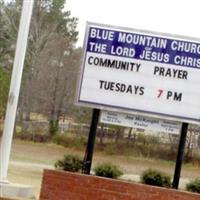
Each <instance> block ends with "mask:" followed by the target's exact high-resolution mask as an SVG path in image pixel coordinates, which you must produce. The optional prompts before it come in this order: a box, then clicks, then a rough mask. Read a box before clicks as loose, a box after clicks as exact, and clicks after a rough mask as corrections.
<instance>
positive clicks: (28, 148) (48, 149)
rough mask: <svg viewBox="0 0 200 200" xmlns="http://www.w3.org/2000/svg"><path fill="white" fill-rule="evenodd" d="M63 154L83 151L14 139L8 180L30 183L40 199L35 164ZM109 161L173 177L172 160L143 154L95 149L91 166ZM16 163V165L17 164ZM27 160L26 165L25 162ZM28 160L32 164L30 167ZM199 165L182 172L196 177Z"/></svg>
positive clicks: (187, 166)
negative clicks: (137, 155)
mask: <svg viewBox="0 0 200 200" xmlns="http://www.w3.org/2000/svg"><path fill="white" fill-rule="evenodd" d="M64 154H74V155H78V156H80V157H82V158H83V157H84V151H83V150H82V151H81V150H75V149H73V148H64V147H62V146H59V145H55V144H41V143H33V142H27V141H21V140H17V139H15V140H14V142H13V146H12V153H11V161H12V162H11V164H10V166H9V175H8V180H9V181H11V182H15V183H21V184H28V185H33V186H34V187H35V194H36V197H37V198H39V192H40V186H41V180H42V171H43V169H42V167H35V166H36V165H37V164H42V165H51V166H53V165H54V163H55V162H56V161H57V160H58V159H61V158H63V155H64ZM103 162H111V163H112V164H114V165H117V166H119V167H120V168H121V169H122V171H123V173H124V174H141V173H142V172H143V171H145V170H147V169H149V168H152V169H155V170H161V171H163V172H165V173H168V174H170V175H171V176H172V177H173V173H174V167H175V163H174V162H172V161H163V160H155V159H145V158H143V157H134V156H121V155H106V154H105V153H102V152H98V151H95V152H94V157H93V167H94V166H95V165H96V164H97V163H103ZM17 163H18V165H16V164H17ZM26 163H28V165H27V164H26ZM30 163H33V166H31V164H30ZM199 174H200V168H199V167H197V166H193V165H191V164H184V165H183V169H182V173H181V175H182V176H183V177H187V178H196V177H199Z"/></svg>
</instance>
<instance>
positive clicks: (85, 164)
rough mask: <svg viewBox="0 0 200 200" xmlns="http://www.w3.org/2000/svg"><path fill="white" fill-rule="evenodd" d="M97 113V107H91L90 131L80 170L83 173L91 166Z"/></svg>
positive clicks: (87, 171)
mask: <svg viewBox="0 0 200 200" xmlns="http://www.w3.org/2000/svg"><path fill="white" fill-rule="evenodd" d="M99 113H100V110H99V109H93V114H92V122H91V125H90V132H89V136H88V142H87V147H86V151H85V157H84V161H83V168H82V172H83V173H84V174H90V169H91V166H92V157H93V152H94V143H95V137H96V131H97V125H98V120H99Z"/></svg>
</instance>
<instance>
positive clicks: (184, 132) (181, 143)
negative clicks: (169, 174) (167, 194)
mask: <svg viewBox="0 0 200 200" xmlns="http://www.w3.org/2000/svg"><path fill="white" fill-rule="evenodd" d="M187 130H188V123H183V125H182V128H181V135H180V141H179V147H178V154H177V159H176V167H175V172H174V180H173V183H172V187H173V188H174V189H178V185H179V180H180V174H181V167H182V162H183V157H184V148H185V142H186V136H187Z"/></svg>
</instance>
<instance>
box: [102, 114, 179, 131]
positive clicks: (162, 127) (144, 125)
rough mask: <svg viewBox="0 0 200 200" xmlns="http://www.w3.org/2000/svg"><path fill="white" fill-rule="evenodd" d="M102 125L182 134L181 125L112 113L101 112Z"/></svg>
mask: <svg viewBox="0 0 200 200" xmlns="http://www.w3.org/2000/svg"><path fill="white" fill-rule="evenodd" d="M100 122H101V123H106V124H114V125H118V126H126V127H133V128H140V129H144V130H149V131H156V132H162V133H170V134H180V129H181V123H179V122H173V121H169V120H161V119H155V118H150V117H143V116H136V115H131V114H124V113H118V112H112V111H101V117H100Z"/></svg>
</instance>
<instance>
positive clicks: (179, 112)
mask: <svg viewBox="0 0 200 200" xmlns="http://www.w3.org/2000/svg"><path fill="white" fill-rule="evenodd" d="M84 52H85V53H84V61H83V65H82V73H81V77H80V84H79V92H78V99H77V102H78V104H79V105H82V106H88V107H92V108H98V109H102V110H108V111H115V112H122V113H127V114H134V115H141V116H145V117H153V118H159V119H164V120H174V121H177V122H182V123H183V125H182V131H181V136H180V144H179V150H178V155H177V162H176V169H175V174H174V181H173V187H174V188H178V183H179V178H180V172H181V165H182V160H183V152H184V146H185V140H186V134H187V128H188V123H199V122H200V101H199V100H200V79H199V76H200V40H199V39H195V38H188V37H182V36H176V35H169V34H161V33H155V32H150V31H141V30H135V29H128V28H121V27H116V26H109V25H102V24H96V23H88V24H87V28H86V36H85V43H84ZM93 114H94V113H93ZM121 117H122V118H121ZM104 119H105V120H106V121H107V122H109V121H110V120H111V121H115V123H120V124H126V123H127V122H128V123H129V122H130V119H127V118H126V117H125V118H124V116H120V118H118V117H113V116H112V117H111V118H108V117H107V118H104ZM119 119H123V121H120V120H119ZM142 120H143V119H142ZM144 120H146V119H144ZM148 121H149V120H148ZM131 123H133V124H134V125H135V124H136V125H137V126H139V125H142V126H148V127H150V128H156V129H157V128H159V129H160V128H161V129H162V130H163V128H164V127H163V122H156V123H151V124H149V123H146V122H145V123H144V122H142V123H141V119H139V120H138V119H131ZM164 126H165V127H166V125H164ZM91 130H92V128H91ZM91 130H90V134H91V135H92V137H91V141H94V138H95V135H94V134H92V131H91ZM90 145H91V147H93V145H94V144H93V142H91V144H90ZM90 145H89V144H88V147H87V151H86V158H85V163H87V162H88V163H89V164H90V166H89V167H88V169H89V170H90V167H91V157H92V156H91V155H92V152H93V151H92V152H91V153H88V151H89V150H88V149H90ZM91 149H92V148H91ZM86 168H87V167H86ZM89 170H87V173H89V172H88V171H89Z"/></svg>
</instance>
